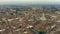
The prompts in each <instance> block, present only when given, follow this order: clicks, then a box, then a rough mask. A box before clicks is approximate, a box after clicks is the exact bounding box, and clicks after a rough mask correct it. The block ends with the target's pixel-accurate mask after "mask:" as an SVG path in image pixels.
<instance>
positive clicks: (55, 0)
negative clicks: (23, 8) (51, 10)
mask: <svg viewBox="0 0 60 34" xmlns="http://www.w3.org/2000/svg"><path fill="white" fill-rule="evenodd" d="M16 2H17V3H51V4H54V3H56V4H59V3H60V0H0V3H16Z"/></svg>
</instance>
